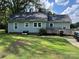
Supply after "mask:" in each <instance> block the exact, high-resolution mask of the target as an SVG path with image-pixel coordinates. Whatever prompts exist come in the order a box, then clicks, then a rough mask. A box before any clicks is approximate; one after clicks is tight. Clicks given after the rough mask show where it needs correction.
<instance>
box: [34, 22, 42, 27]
mask: <svg viewBox="0 0 79 59" xmlns="http://www.w3.org/2000/svg"><path fill="white" fill-rule="evenodd" d="M34 23H37V27H34ZM34 23H33V27H34V28H42V22H34ZM39 23H41V27H39V26H38V24H39Z"/></svg>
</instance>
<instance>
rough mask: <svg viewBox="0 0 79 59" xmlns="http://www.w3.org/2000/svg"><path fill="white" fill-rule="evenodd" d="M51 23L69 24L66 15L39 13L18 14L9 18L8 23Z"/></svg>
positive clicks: (68, 18) (69, 20)
mask: <svg viewBox="0 0 79 59" xmlns="http://www.w3.org/2000/svg"><path fill="white" fill-rule="evenodd" d="M16 20H17V21H23V20H24V21H26V20H28V21H53V22H71V19H70V17H69V16H68V15H51V16H50V15H47V14H45V13H41V12H32V13H29V12H27V13H19V14H14V15H11V16H10V21H16Z"/></svg>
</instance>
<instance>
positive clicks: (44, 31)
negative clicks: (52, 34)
mask: <svg viewBox="0 0 79 59" xmlns="http://www.w3.org/2000/svg"><path fill="white" fill-rule="evenodd" d="M46 34H47V30H46V29H43V28H41V29H40V30H39V35H46Z"/></svg>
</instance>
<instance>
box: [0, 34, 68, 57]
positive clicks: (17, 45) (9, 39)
mask: <svg viewBox="0 0 79 59" xmlns="http://www.w3.org/2000/svg"><path fill="white" fill-rule="evenodd" d="M13 36H16V37H17V36H19V37H25V38H29V40H26V39H25V40H24V39H17V38H13ZM30 39H33V40H34V39H37V40H34V41H33V40H32V41H31V40H30ZM42 40H44V41H47V42H49V43H52V44H58V45H65V44H67V43H68V42H67V41H66V40H64V39H61V38H53V37H50V36H49V37H46V36H44V37H42V36H36V35H20V34H19V35H17V34H0V46H5V51H4V52H5V53H6V54H7V53H12V54H14V55H20V49H23V50H25V51H28V52H29V53H30V54H38V55H44V54H49V53H52V51H53V50H54V49H53V50H51V49H48V47H47V46H43V45H42V44H41V43H40V41H42ZM54 51H55V52H56V50H54ZM57 52H58V51H57ZM4 56H5V57H6V56H7V55H2V57H4Z"/></svg>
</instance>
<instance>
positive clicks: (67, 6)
mask: <svg viewBox="0 0 79 59" xmlns="http://www.w3.org/2000/svg"><path fill="white" fill-rule="evenodd" d="M41 3H43V4H44V7H45V8H46V9H48V8H50V9H51V11H52V12H54V13H56V14H68V15H69V16H70V18H71V19H72V22H73V23H75V22H79V0H41Z"/></svg>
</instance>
